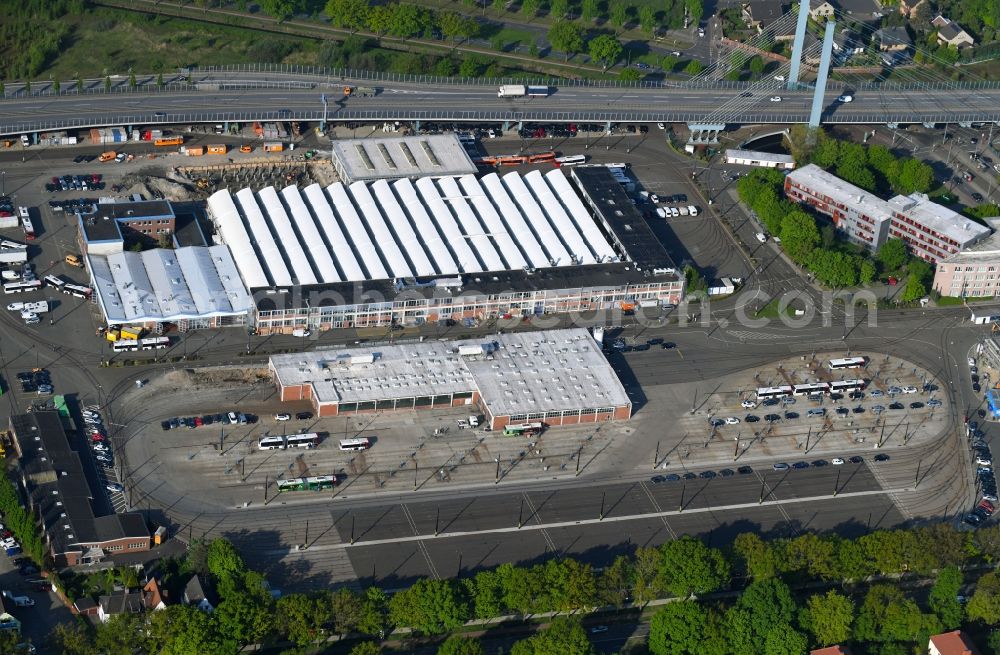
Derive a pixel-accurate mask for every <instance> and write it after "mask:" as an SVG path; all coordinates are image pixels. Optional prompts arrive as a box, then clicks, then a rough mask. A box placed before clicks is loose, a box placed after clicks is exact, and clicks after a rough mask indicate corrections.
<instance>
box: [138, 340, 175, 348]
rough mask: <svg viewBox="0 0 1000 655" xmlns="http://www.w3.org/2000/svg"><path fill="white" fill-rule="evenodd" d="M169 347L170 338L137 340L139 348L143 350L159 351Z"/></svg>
mask: <svg viewBox="0 0 1000 655" xmlns="http://www.w3.org/2000/svg"><path fill="white" fill-rule="evenodd" d="M168 346H170V337H149V338H147V339H140V340H139V347H140V348H142V349H143V350H154V349H156V350H159V349H160V348H167V347H168Z"/></svg>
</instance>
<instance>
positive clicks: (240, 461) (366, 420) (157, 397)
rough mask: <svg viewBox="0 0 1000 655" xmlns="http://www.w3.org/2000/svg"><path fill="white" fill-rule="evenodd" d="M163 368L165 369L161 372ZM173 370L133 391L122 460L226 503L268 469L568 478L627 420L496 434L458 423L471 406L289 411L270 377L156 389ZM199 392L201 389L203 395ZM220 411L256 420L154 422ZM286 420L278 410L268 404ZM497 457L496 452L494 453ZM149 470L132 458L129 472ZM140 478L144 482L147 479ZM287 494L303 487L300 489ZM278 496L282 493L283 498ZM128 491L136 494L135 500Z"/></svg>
mask: <svg viewBox="0 0 1000 655" xmlns="http://www.w3.org/2000/svg"><path fill="white" fill-rule="evenodd" d="M168 377H170V375H169V374H168ZM174 383H175V380H174V379H173V378H171V379H164V378H163V377H154V378H153V379H151V380H150V382H149V384H147V385H146V387H144V388H143V390H142V391H141V392H138V393H137V394H136V396H138V395H139V394H141V398H142V400H139V399H138V398H135V399H132V400H131V401H130V402H129V403H128V406H141V407H142V408H143V409H142V410H141V414H140V415H138V416H135V417H133V419H132V420H133V423H134V424H142V425H144V427H143V428H142V429H141V430H139V431H137V432H136V433H135V434H134V435H132V436H131V437H130V439H129V441H128V445H127V449H128V450H127V452H128V460H129V462H130V463H133V465H135V466H138V464H139V463H141V462H147V461H150V458H151V457H152V458H155V460H156V461H157V467H156V471H155V475H156V476H158V477H162V479H163V480H164V483H165V484H167V485H170V486H174V487H176V489H177V490H178V491H181V492H182V493H187V494H195V495H201V496H202V497H204V498H206V499H213V500H214V501H215V502H216V503H218V504H222V505H228V506H236V505H240V504H242V503H244V502H252V503H257V502H263V501H264V486H265V483H266V484H267V488H268V489H267V497H268V499H273V498H274V496H275V495H276V494H277V488H276V481H277V480H278V479H287V478H299V477H310V476H323V475H336V476H337V478H338V486H337V488H336V490H335V492H336V493H338V494H344V495H351V496H357V495H364V494H369V493H373V492H379V491H389V492H392V491H396V492H399V491H407V490H412V489H413V487H414V480H416V486H417V487H418V488H420V489H435V488H440V487H441V486H442V485H446V484H454V485H473V484H475V485H481V484H492V483H494V482H495V481H496V475H497V464H498V463H499V465H500V467H499V468H500V477H501V479H502V481H505V482H507V481H527V480H535V479H550V478H554V477H558V476H568V477H572V476H574V475H575V474H576V471H577V462H579V468H580V469H581V471H582V472H588V473H589V472H591V471H593V470H595V469H596V468H598V467H599V466H600V455H601V453H602V452H604V451H605V449H606V448H608V447H609V446H610V445H611V443H612V442H613V441H614V440H615V438H616V437H622V436H625V435H627V434H628V433H630V432H631V431H632V428H631V427H630V426H629V425H628V424H627V423H599V424H589V425H581V426H573V427H560V428H555V429H550V430H547V431H546V432H544V433H543V434H542V435H541V436H536V437H531V438H525V437H505V436H503V433H502V432H500V431H493V432H489V431H485V430H482V429H476V428H472V427H464V428H463V427H460V425H465V424H467V422H468V417H469V415H470V410H469V409H456V410H445V411H439V410H436V409H435V410H433V411H417V412H396V413H391V412H387V413H378V414H374V413H373V414H359V415H355V416H350V417H330V418H316V417H310V418H309V419H304V420H303V419H298V418H296V415H298V414H300V413H310V414H311V407H309V406H308V405H307V404H306V403H278V402H276V400H275V399H274V397H273V393H272V392H273V387H271V386H269V385H266V384H263V385H240V384H237V383H234V382H229V383H227V388H226V389H225V390H221V389H216V390H213V391H207V390H204V389H202V388H200V387H199V386H198V385H197V384H195V385H193V386H192V387H191V388H190V389H189V390H187V391H173V390H171V391H170V394H169V398H167V397H165V395H164V394H163V393H162V392H163V389H164V388H165V387H167V386H168V385H170V387H171V389H173V386H172V385H173V384H174ZM206 396H207V397H206ZM230 411H237V412H242V413H244V414H254V415H257V416H258V417H259V420H258V421H257V422H256V423H249V422H248V423H246V424H239V423H237V424H235V425H231V424H229V423H228V422H224V423H212V424H211V425H202V426H200V427H196V428H188V427H186V426H180V427H177V428H174V429H171V430H167V431H165V430H163V429H162V426H161V421H163V420H168V419H171V418H174V417H182V418H184V417H194V416H202V415H205V414H218V413H228V412H230ZM282 413H288V414H290V419H289V420H276V418H275V416H276V415H277V414H282ZM301 432H305V433H316V434H318V435H319V445H318V446H317V447H315V448H289V449H285V450H280V449H278V450H260V449H259V448H258V441H259V440H260V439H261V437H264V436H268V435H282V434H287V435H292V434H295V433H301ZM358 437H367V438H368V439H370V441H371V443H372V445H371V447H370V448H369V449H368V450H364V451H357V452H352V451H347V452H344V451H341V450H340V449H339V447H338V444H339V441H340V440H341V439H347V438H358ZM497 460H499V462H498V461H497ZM144 473H148V471H147V470H145V469H142V468H141V467H139V468H138V470H136V471H134V472H133V475H136V476H142V475H144ZM143 486H147V487H148V482H146V483H144V484H143ZM294 497H301V498H310V497H311V496H309V495H308V494H301V495H299V494H296V495H294ZM288 498H289V497H288V496H284V497H283V498H282V500H283V501H285V500H288ZM135 502H138V501H135Z"/></svg>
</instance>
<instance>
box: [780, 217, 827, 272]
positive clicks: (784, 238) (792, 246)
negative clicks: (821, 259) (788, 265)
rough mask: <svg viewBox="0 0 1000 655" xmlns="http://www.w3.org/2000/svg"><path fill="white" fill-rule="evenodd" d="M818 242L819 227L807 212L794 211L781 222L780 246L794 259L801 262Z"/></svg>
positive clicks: (803, 261)
mask: <svg viewBox="0 0 1000 655" xmlns="http://www.w3.org/2000/svg"><path fill="white" fill-rule="evenodd" d="M818 244H819V229H817V228H816V221H815V220H814V219H813V218H812V217H811V216H809V215H808V214H806V213H804V212H801V211H794V212H792V213H791V214H789V215H787V216H785V218H784V220H783V221H782V222H781V246H782V248H784V249H785V252H787V253H788V256H789V257H791V258H792V259H793V260H794V261H796V262H798V263H800V264H802V263H805V261H806V259H807V258H808V257H809V253H811V252H812V251H813V248H815V247H816V246H817V245H818Z"/></svg>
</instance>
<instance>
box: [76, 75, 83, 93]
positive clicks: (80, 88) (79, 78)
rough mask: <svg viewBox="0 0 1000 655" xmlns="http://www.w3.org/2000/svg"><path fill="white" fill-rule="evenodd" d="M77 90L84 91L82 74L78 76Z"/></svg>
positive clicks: (78, 91)
mask: <svg viewBox="0 0 1000 655" xmlns="http://www.w3.org/2000/svg"><path fill="white" fill-rule="evenodd" d="M76 92H77V93H83V77H81V76H80V75H77V76H76Z"/></svg>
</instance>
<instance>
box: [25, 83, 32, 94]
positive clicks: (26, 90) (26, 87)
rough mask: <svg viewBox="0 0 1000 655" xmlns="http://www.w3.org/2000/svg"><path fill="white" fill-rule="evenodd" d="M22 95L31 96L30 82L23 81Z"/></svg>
mask: <svg viewBox="0 0 1000 655" xmlns="http://www.w3.org/2000/svg"><path fill="white" fill-rule="evenodd" d="M24 95H28V96H30V95H31V80H25V81H24Z"/></svg>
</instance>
